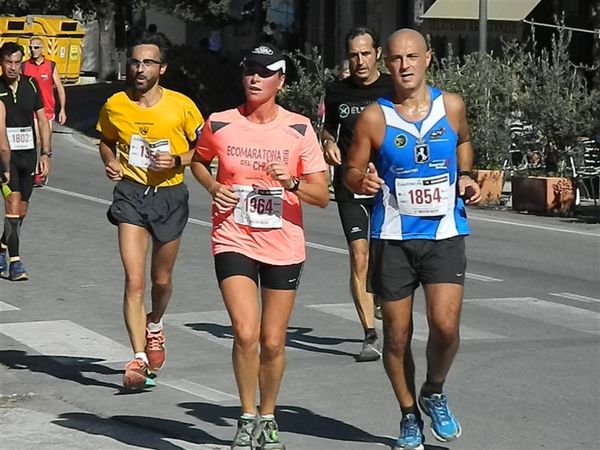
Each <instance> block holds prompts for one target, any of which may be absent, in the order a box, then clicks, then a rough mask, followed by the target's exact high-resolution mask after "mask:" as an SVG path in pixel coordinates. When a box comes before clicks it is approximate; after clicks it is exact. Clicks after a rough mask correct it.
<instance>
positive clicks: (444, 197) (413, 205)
mask: <svg viewBox="0 0 600 450" xmlns="http://www.w3.org/2000/svg"><path fill="white" fill-rule="evenodd" d="M449 198H450V176H449V174H447V173H446V174H443V175H435V176H433V177H426V178H396V199H397V201H398V209H399V210H400V214H405V215H407V216H424V217H427V216H444V215H446V212H447V211H448V201H449Z"/></svg>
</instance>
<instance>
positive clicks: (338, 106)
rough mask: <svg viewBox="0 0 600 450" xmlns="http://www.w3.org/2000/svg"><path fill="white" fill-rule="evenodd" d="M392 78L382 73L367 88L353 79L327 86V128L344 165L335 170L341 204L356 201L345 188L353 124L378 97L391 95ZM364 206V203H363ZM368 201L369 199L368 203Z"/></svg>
mask: <svg viewBox="0 0 600 450" xmlns="http://www.w3.org/2000/svg"><path fill="white" fill-rule="evenodd" d="M393 90H394V85H393V83H392V78H391V77H390V76H389V75H388V74H385V73H382V74H381V75H380V76H379V78H378V79H377V80H376V81H375V82H374V83H371V84H369V85H367V86H362V85H359V84H356V83H355V82H354V80H353V79H352V77H348V78H346V79H344V80H336V81H333V82H332V83H330V84H329V85H328V86H327V89H326V91H325V123H324V127H325V130H327V131H328V132H329V133H330V134H331V135H332V136H334V137H337V144H338V147H339V148H340V151H341V157H342V164H341V165H340V166H336V167H335V175H334V180H333V187H334V189H335V198H336V200H337V201H338V202H343V201H346V202H347V201H356V200H355V199H354V194H353V193H352V192H350V191H349V190H348V189H346V187H345V186H344V175H345V174H346V160H347V157H348V149H349V148H350V144H351V143H352V136H353V134H354V124H355V122H356V119H358V116H359V115H360V113H361V112H362V110H363V109H365V108H366V107H367V106H368V105H370V104H371V103H373V102H375V101H376V100H377V99H378V98H379V97H384V96H387V95H389V94H390V93H392V92H393ZM360 202H361V203H365V201H364V200H362V201H360ZM366 202H368V200H367V201H366Z"/></svg>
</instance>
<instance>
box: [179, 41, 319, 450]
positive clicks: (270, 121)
mask: <svg viewBox="0 0 600 450" xmlns="http://www.w3.org/2000/svg"><path fill="white" fill-rule="evenodd" d="M242 69H243V86H244V91H245V96H246V102H245V103H244V104H242V105H240V106H239V107H238V108H235V109H232V110H228V111H224V112H219V113H215V114H212V115H211V116H210V117H209V119H208V121H207V122H206V125H205V127H204V129H203V130H202V134H201V136H200V138H199V140H198V142H197V144H196V153H195V155H194V158H193V160H192V166H191V168H192V172H193V174H194V176H195V177H196V179H197V180H198V181H199V182H200V183H201V184H202V185H203V186H204V187H205V188H206V190H207V191H208V192H209V193H210V194H211V195H212V197H213V210H212V222H213V228H212V250H213V255H214V259H215V271H216V275H217V280H218V282H219V287H220V289H221V293H222V295H223V301H224V302H225V306H226V308H227V311H228V313H229V316H230V319H231V323H232V327H233V333H234V343H233V369H234V372H235V378H236V382H237V386H238V392H239V396H240V402H241V409H242V411H241V413H242V414H241V416H240V419H239V420H238V429H237V432H236V435H235V438H234V441H233V443H232V446H231V448H232V449H244V448H246V449H247V448H251V447H252V446H258V447H259V448H268V449H284V448H285V446H284V445H283V444H281V442H280V441H279V433H278V429H277V423H276V422H275V418H274V412H275V403H276V400H277V394H278V392H279V386H280V383H281V379H282V377H283V372H284V369H285V338H286V330H287V325H288V321H289V319H290V315H291V312H292V307H293V304H294V299H295V297H296V289H297V287H298V283H299V280H300V275H301V272H302V265H303V263H304V260H305V258H306V255H305V250H304V230H303V227H302V211H301V207H300V201H302V202H304V203H308V204H311V205H315V206H320V207H321V208H324V207H326V206H327V204H328V202H329V191H328V188H327V180H326V171H327V165H326V163H325V161H324V159H323V154H322V152H321V148H320V146H319V143H318V140H317V137H316V135H315V132H314V130H313V128H312V126H311V123H310V121H309V120H308V119H307V118H306V117H304V116H301V115H298V114H295V113H292V112H289V111H287V110H285V109H284V108H282V107H280V106H278V105H277V104H276V103H275V96H276V95H277V92H278V91H279V90H280V89H281V88H282V87H283V84H284V81H285V60H284V58H283V55H282V54H281V52H280V51H279V50H278V49H277V48H275V47H274V46H272V45H270V44H263V45H260V46H258V47H256V48H254V49H252V50H251V51H250V52H249V53H248V54H247V55H246V57H245V58H244V60H243V62H242ZM214 157H217V158H218V160H219V165H218V166H219V168H218V172H217V176H216V178H213V177H212V175H211V174H210V171H209V164H210V162H211V161H212V159H213V158H214ZM259 286H260V291H261V296H260V297H261V300H262V308H260V307H259V303H258V288H259ZM261 311H262V312H261ZM257 385H258V388H259V392H260V403H259V405H260V406H259V408H258V410H257V408H256V388H257Z"/></svg>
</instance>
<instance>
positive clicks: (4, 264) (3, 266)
mask: <svg viewBox="0 0 600 450" xmlns="http://www.w3.org/2000/svg"><path fill="white" fill-rule="evenodd" d="M7 276H8V251H6V250H0V277H7Z"/></svg>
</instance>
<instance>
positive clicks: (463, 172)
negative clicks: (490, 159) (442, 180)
mask: <svg viewBox="0 0 600 450" xmlns="http://www.w3.org/2000/svg"><path fill="white" fill-rule="evenodd" d="M458 176H459V177H469V178H470V179H471V180H474V179H475V177H474V176H473V172H471V171H470V170H461V171H460V172H458Z"/></svg>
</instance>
